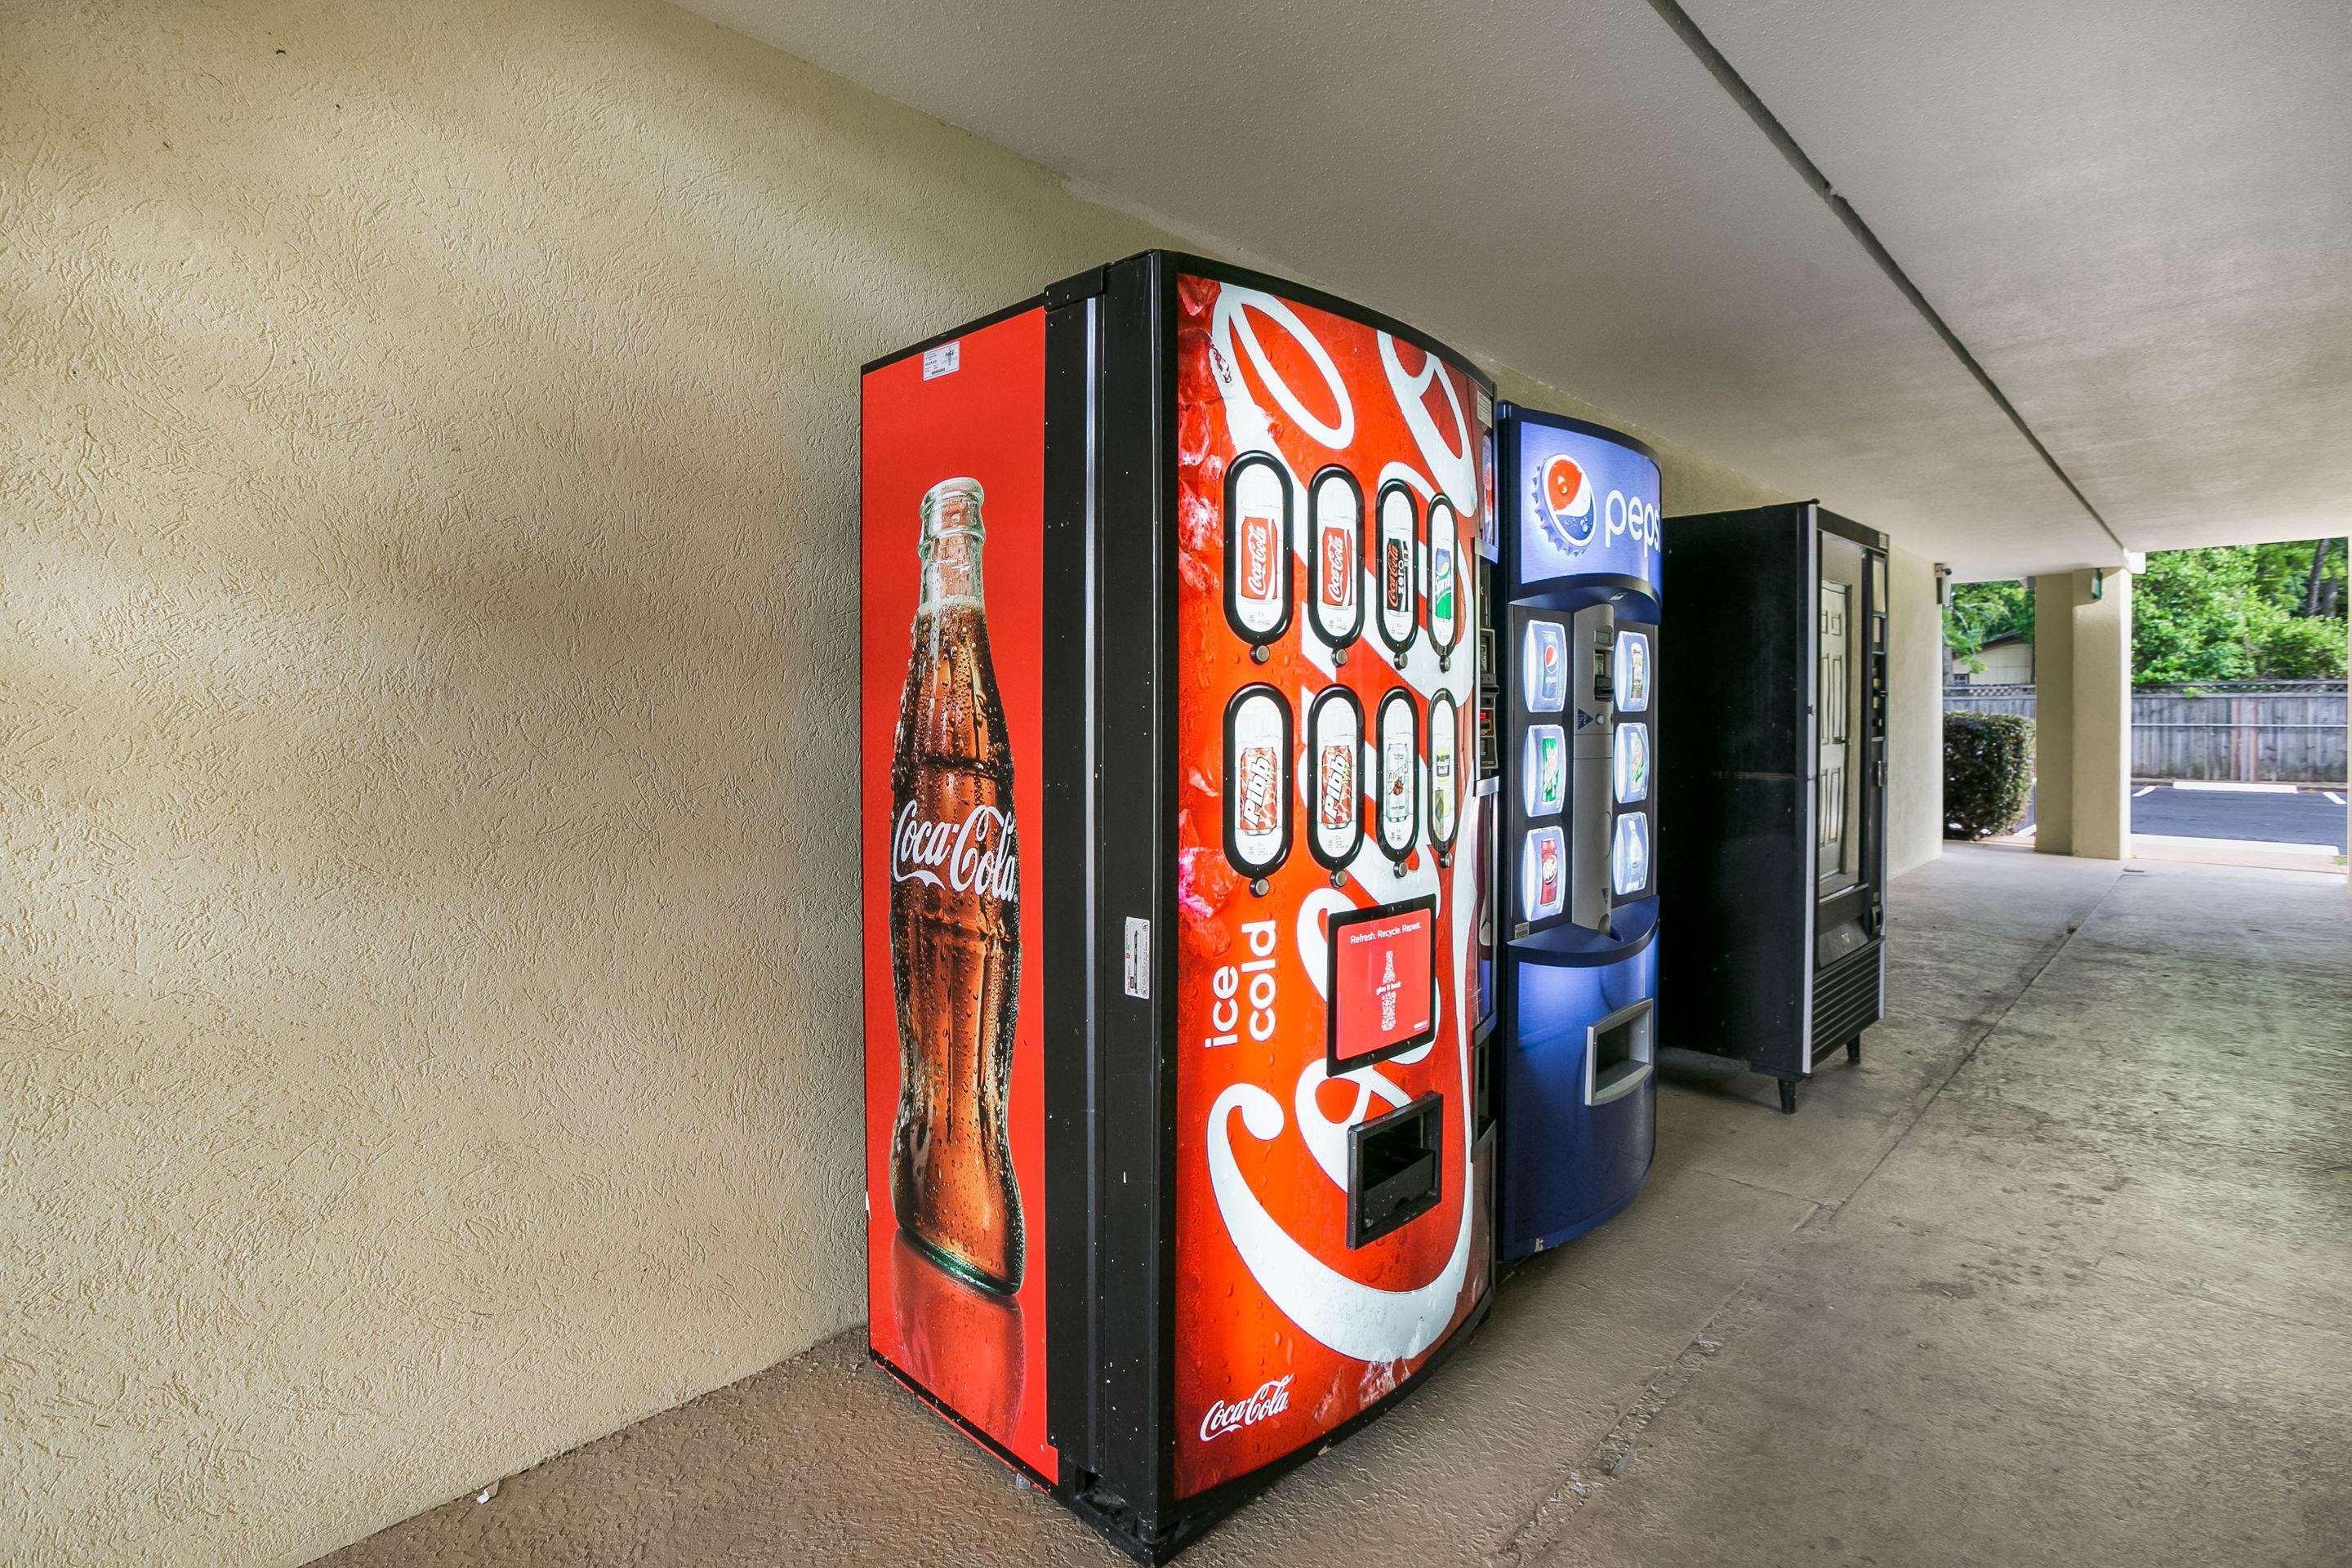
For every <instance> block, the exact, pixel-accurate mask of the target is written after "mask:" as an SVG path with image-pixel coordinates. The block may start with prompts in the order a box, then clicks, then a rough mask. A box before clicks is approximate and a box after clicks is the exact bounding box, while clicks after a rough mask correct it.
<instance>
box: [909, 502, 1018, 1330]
mask: <svg viewBox="0 0 2352 1568" xmlns="http://www.w3.org/2000/svg"><path fill="white" fill-rule="evenodd" d="M981 504H982V490H981V486H980V483H979V481H978V480H976V479H942V480H941V481H940V482H939V483H938V484H936V485H934V486H932V487H931V489H930V490H929V493H928V494H926V495H925V496H924V497H923V500H922V508H921V517H922V533H921V540H920V543H919V546H918V551H919V556H920V560H921V564H922V590H921V593H922V596H921V599H920V602H919V605H918V606H917V608H916V611H915V626H914V651H913V657H912V658H910V659H909V661H908V666H907V685H906V689H905V692H904V694H903V695H902V697H901V698H900V700H899V708H898V733H897V738H896V742H895V744H894V748H893V750H892V752H891V763H890V816H891V820H890V834H889V847H890V979H891V985H892V989H893V991H894V993H895V996H896V1000H897V1004H898V1120H897V1122H896V1125H895V1127H894V1129H893V1131H892V1133H891V1138H890V1202H891V1208H892V1211H893V1212H894V1213H895V1214H896V1215H897V1216H898V1226H899V1228H900V1230H901V1231H902V1232H903V1233H904V1234H905V1236H906V1237H907V1238H908V1241H909V1242H911V1243H912V1244H913V1245H914V1247H916V1249H917V1250H918V1251H919V1252H921V1253H922V1254H923V1255H924V1256H926V1257H928V1258H930V1259H931V1260H932V1261H933V1262H935V1263H937V1264H939V1265H940V1266H941V1267H942V1268H947V1269H948V1270H950V1272H952V1273H954V1274H956V1275H958V1276H960V1277H961V1278H963V1279H968V1280H970V1281H971V1282H972V1283H973V1284H975V1285H979V1286H982V1287H983V1288H984V1289H990V1290H995V1291H1001V1292H1003V1293H1006V1294H1010V1293H1012V1292H1013V1291H1014V1290H1016V1289H1019V1288H1020V1285H1021V1274H1022V1264H1023V1236H1022V1224H1021V1194H1020V1189H1019V1187H1018V1185H1017V1184H1015V1181H1014V1178H1013V1151H1012V1145H1011V1142H1010V1141H1009V1139H1008V1136H1007V1131H1006V1104H1007V1099H1008V1096H1009V1094H1010V1090H1011V1086H1012V1079H1013V1026H1014V1024H1015V1021H1016V1018H1017V1015H1018V1012H1019V1005H1020V988H1021V883H1020V858H1019V853H1018V848H1017V839H1016V837H1015V833H1014V827H1013V748H1012V744H1011V742H1010V741H1009V740H1008V738H1007V736H1006V733H1005V723H1004V706H1003V701H1002V700H1001V699H1000V698H999V696H998V693H997V686H996V668H995V665H994V663H993V662H992V660H991V658H989V651H988V606H987V602H986V595H985V591H984V588H983V584H982V574H981V552H982V545H983V544H984V543H985V542H986V538H987V533H986V529H985V526H984V525H983V523H982V521H981Z"/></svg>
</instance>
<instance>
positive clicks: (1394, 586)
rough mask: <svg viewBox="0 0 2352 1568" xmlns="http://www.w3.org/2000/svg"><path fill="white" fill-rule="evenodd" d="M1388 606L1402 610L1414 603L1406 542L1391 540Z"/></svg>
mask: <svg viewBox="0 0 2352 1568" xmlns="http://www.w3.org/2000/svg"><path fill="white" fill-rule="evenodd" d="M1388 564H1389V570H1388V606H1389V608H1390V609H1391V610H1402V609H1404V608H1405V607H1406V606H1407V605H1411V604H1412V576H1411V574H1410V571H1409V569H1408V567H1407V566H1406V564H1405V553H1404V542H1403V541H1402V540H1401V539H1391V540H1390V541H1389V552H1388Z"/></svg>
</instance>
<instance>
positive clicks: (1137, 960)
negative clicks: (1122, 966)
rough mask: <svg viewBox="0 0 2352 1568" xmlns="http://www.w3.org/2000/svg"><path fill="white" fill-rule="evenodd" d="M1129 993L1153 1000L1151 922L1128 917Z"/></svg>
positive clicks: (1131, 916)
mask: <svg viewBox="0 0 2352 1568" xmlns="http://www.w3.org/2000/svg"><path fill="white" fill-rule="evenodd" d="M1127 994H1129V996H1139V997H1141V998H1142V999H1143V1000H1144V1001H1146V1002H1149V1001H1150V1000H1151V922H1150V921H1147V920H1139V919H1138V918H1136V917H1135V916H1133V915H1129V916H1128V917H1127Z"/></svg>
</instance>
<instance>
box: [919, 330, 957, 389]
mask: <svg viewBox="0 0 2352 1568" xmlns="http://www.w3.org/2000/svg"><path fill="white" fill-rule="evenodd" d="M962 367H963V340H962V339H961V338H959V339H957V340H956V341H955V342H951V343H941V344H940V346H939V347H937V348H935V349H925V350H924V351H923V379H924V380H925V381H937V380H938V379H939V378H940V376H943V375H953V374H955V373H956V372H957V371H958V370H960V369H961V368H962Z"/></svg>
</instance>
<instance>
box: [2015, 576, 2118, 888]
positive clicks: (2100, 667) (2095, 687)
mask: <svg viewBox="0 0 2352 1568" xmlns="http://www.w3.org/2000/svg"><path fill="white" fill-rule="evenodd" d="M2092 577H2093V574H2091V573H2089V572H2066V573H2059V574H2053V575H2050V576H2044V577H2036V578H2035V579H2033V637H2034V644H2035V649H2036V661H2035V686H2034V702H2033V707H2034V748H2033V770H2034V793H2033V819H2034V837H2033V847H2034V848H2035V849H2037V850H2039V851H2041V852H2042V854H2045V855H2080V856H2084V857H2086V858H2094V859H2102V860H2118V859H2123V858H2126V857H2128V856H2129V855H2130V853H2131V600H2132V581H2131V574H2129V573H2126V572H2121V571H2113V572H2108V573H2106V574H2105V582H2104V584H2103V585H2102V591H2101V595H2100V596H2099V597H2098V598H2096V599H2094V598H2093V597H2092V596H2091V592H2092Z"/></svg>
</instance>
